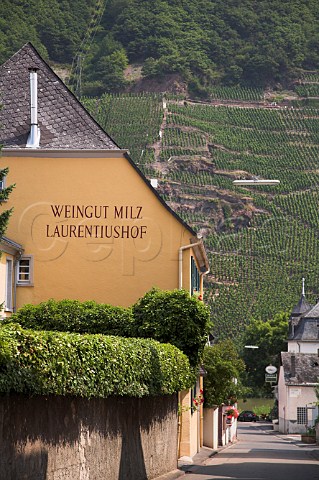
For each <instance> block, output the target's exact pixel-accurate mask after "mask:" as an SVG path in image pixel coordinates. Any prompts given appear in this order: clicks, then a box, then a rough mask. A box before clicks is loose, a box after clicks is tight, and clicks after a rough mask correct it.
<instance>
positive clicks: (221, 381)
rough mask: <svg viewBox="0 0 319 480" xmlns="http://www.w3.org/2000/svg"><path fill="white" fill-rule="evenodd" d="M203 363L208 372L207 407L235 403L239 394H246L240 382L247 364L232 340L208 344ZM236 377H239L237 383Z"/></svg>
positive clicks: (206, 382) (206, 379)
mask: <svg viewBox="0 0 319 480" xmlns="http://www.w3.org/2000/svg"><path fill="white" fill-rule="evenodd" d="M203 365H204V368H205V370H206V372H207V375H206V376H205V377H204V388H205V407H208V408H211V407H213V406H216V405H221V404H222V403H225V404H233V403H234V402H236V401H237V398H238V397H239V396H242V395H243V394H245V392H246V389H245V388H244V387H243V386H242V385H241V383H240V376H241V374H242V373H243V371H244V370H245V364H244V362H243V360H242V359H241V358H240V357H239V355H238V352H237V350H236V348H235V345H234V343H233V342H232V341H231V340H223V341H221V342H218V343H216V344H215V345H213V346H211V347H208V346H206V347H205V349H204V357H203ZM234 379H237V383H235V382H234Z"/></svg>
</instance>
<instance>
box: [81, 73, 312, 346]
mask: <svg viewBox="0 0 319 480" xmlns="http://www.w3.org/2000/svg"><path fill="white" fill-rule="evenodd" d="M311 80H312V81H314V80H315V77H311ZM314 91H315V89H314ZM219 94H220V95H221V96H223V97H224V98H222V99H221V100H223V101H224V100H225V97H227V96H228V97H231V100H232V101H231V103H230V104H229V105H228V106H226V105H225V104H218V102H215V100H214V103H213V104H198V103H192V102H189V101H185V100H181V99H178V98H169V99H167V98H166V99H163V98H162V97H161V96H159V95H147V94H145V95H138V96H137V95H136V96H134V95H120V96H105V97H102V98H101V99H99V100H89V99H84V103H85V104H86V106H87V107H88V108H89V110H90V111H91V113H92V114H93V115H94V116H95V117H96V119H97V120H98V121H99V122H100V123H101V124H102V126H103V127H104V128H105V130H106V131H107V132H108V133H109V134H110V135H111V136H112V137H113V138H114V140H115V141H116V142H117V143H118V144H119V145H120V146H121V147H123V148H129V150H130V152H131V156H132V158H133V160H134V161H135V162H136V163H137V164H138V165H139V167H140V168H141V169H142V170H143V171H144V173H145V175H146V176H147V177H149V178H154V177H156V178H158V180H159V189H160V193H161V194H162V196H163V197H164V198H165V200H166V201H167V202H168V203H169V204H170V205H171V206H172V207H173V208H174V210H175V211H177V212H178V213H179V214H180V216H181V217H182V218H184V219H185V220H186V221H187V222H188V223H189V224H190V225H192V226H193V227H194V228H195V229H196V230H197V231H200V232H201V233H202V234H203V236H204V238H205V245H206V248H207V250H208V254H209V257H210V265H211V273H210V274H209V275H208V276H207V281H206V298H205V300H206V301H207V302H209V304H210V305H211V311H212V317H213V321H214V324H215V331H216V334H217V335H218V336H219V337H226V336H227V337H234V338H238V336H239V334H240V332H241V331H242V330H243V328H244V326H245V325H246V324H247V323H248V322H249V321H250V319H251V318H252V317H261V318H264V319H266V318H269V317H271V316H272V315H274V314H275V313H277V312H279V311H283V310H290V309H291V308H292V306H293V305H294V304H295V303H297V301H298V299H299V297H300V293H301V278H302V277H303V276H304V277H305V278H306V292H307V299H308V300H309V301H312V302H314V301H315V299H316V298H317V295H318V292H319V275H318V272H317V270H318V265H319V237H318V234H319V208H318V207H319V205H318V201H319V188H318V185H319V109H316V108H307V107H303V108H293V107H292V106H291V105H292V104H289V103H288V104H287V102H286V103H285V104H284V105H283V106H282V107H280V106H278V105H274V104H273V105H270V104H269V105H264V103H263V95H262V94H260V92H259V91H255V90H253V91H251V92H249V91H248V90H245V91H238V92H237V95H236V92H235V93H234V91H233V90H231V91H227V90H226V91H221V92H219ZM216 95H217V91H216ZM233 100H236V101H238V103H236V104H235V103H234V101H233ZM245 102H247V103H245ZM252 102H255V104H253V103H252ZM258 102H259V103H258ZM254 176H260V177H262V178H272V179H279V180H280V181H281V183H280V185H279V186H278V187H270V186H263V187H262V186H258V187H257V186H255V187H247V188H243V187H241V188H239V187H234V185H233V183H232V180H233V179H235V178H252V177H254Z"/></svg>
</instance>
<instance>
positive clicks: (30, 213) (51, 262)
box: [0, 43, 209, 455]
mask: <svg viewBox="0 0 319 480" xmlns="http://www.w3.org/2000/svg"><path fill="white" fill-rule="evenodd" d="M0 99H1V100H0V101H1V105H2V109H1V111H0V124H1V128H0V142H1V144H2V145H3V148H2V158H1V161H2V165H3V167H8V168H9V173H8V176H7V178H6V179H5V182H6V184H7V185H11V184H15V188H14V190H13V192H12V193H11V194H10V197H9V199H8V201H7V202H6V204H5V205H3V207H5V208H6V209H7V208H11V207H13V214H12V216H11V217H10V221H9V225H8V229H7V232H6V235H7V236H8V238H3V239H2V247H1V249H2V252H3V256H2V263H1V273H2V277H1V281H2V287H1V288H0V294H1V296H2V297H1V299H0V301H2V302H4V313H3V315H8V314H10V312H11V311H15V310H16V309H18V308H20V307H22V306H23V305H25V304H38V303H40V302H42V301H45V300H48V299H50V298H53V299H56V300H61V299H66V298H67V299H75V300H80V301H85V300H95V301H97V302H101V303H108V304H111V305H119V306H129V305H132V304H133V303H134V302H136V301H137V300H138V299H139V298H140V297H142V296H143V295H144V294H145V293H146V292H147V291H149V290H150V289H151V288H152V287H158V288H161V289H165V290H173V289H186V290H187V291H188V292H189V294H190V295H193V294H194V292H196V293H197V294H198V295H202V296H203V278H204V276H205V275H206V274H207V273H208V270H209V265H208V259H207V255H206V252H205V248H204V244H203V240H202V238H201V237H200V236H197V234H196V232H195V231H194V230H193V228H191V227H190V226H189V225H188V224H186V223H185V222H184V221H183V220H182V219H181V218H180V217H179V216H178V215H177V214H176V213H175V212H174V211H173V210H172V209H171V208H170V207H169V206H168V205H167V204H166V203H165V201H164V200H163V199H162V198H161V197H160V195H159V194H158V192H157V191H156V189H155V188H153V186H152V185H151V183H150V181H149V180H148V179H147V178H146V177H145V176H144V175H143V173H142V172H141V171H140V170H139V168H138V167H137V166H136V165H135V163H134V162H133V160H132V159H131V158H130V156H129V152H128V151H127V150H126V149H122V148H120V147H119V146H118V145H117V144H116V142H115V141H114V140H113V139H112V138H111V137H110V136H109V135H108V134H107V133H106V132H105V131H104V130H103V129H102V128H101V126H100V125H98V123H97V122H96V121H95V120H94V119H93V118H92V117H91V115H90V114H89V113H88V112H87V111H86V110H85V108H84V107H83V106H82V105H81V103H80V102H79V101H78V99H77V98H76V97H75V96H74V95H73V94H72V92H71V91H69V90H68V88H67V87H66V86H65V84H64V83H63V82H62V81H61V79H60V78H59V77H58V76H57V75H56V74H55V73H54V72H53V70H52V69H51V68H50V66H49V65H48V64H47V63H46V62H45V61H44V60H43V59H42V58H41V56H40V55H39V53H38V52H37V51H36V49H35V48H34V47H33V46H32V45H31V44H30V43H28V44H26V45H25V46H24V47H22V48H21V49H20V50H19V51H18V52H17V53H16V54H15V55H13V56H12V57H11V58H10V59H9V60H7V61H6V62H5V63H4V64H3V65H2V66H1V67H0ZM8 239H12V240H8ZM181 402H182V403H183V404H185V405H188V404H189V405H190V404H191V395H190V392H184V393H183V398H181ZM190 406H191V405H190ZM183 415H184V416H185V419H184V420H185V421H184V431H183V433H184V436H183V438H182V439H181V449H180V455H194V454H195V453H196V452H197V450H198V448H199V446H200V444H201V442H202V440H201V438H200V431H201V430H202V427H201V425H200V421H201V420H200V418H199V414H196V415H193V414H192V413H191V410H190V409H189V410H188V411H187V410H186V409H185V412H184V414H183ZM197 417H198V418H197Z"/></svg>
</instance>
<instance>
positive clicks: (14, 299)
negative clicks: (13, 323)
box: [13, 251, 22, 313]
mask: <svg viewBox="0 0 319 480" xmlns="http://www.w3.org/2000/svg"><path fill="white" fill-rule="evenodd" d="M21 256H22V252H21V251H19V253H18V254H17V255H16V256H15V257H14V261H13V313H15V312H16V311H17V277H18V273H17V266H18V263H19V260H20V258H21Z"/></svg>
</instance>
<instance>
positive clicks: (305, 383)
mask: <svg viewBox="0 0 319 480" xmlns="http://www.w3.org/2000/svg"><path fill="white" fill-rule="evenodd" d="M318 354H319V303H317V304H316V305H314V306H312V305H310V304H309V303H308V302H307V301H306V299H305V292H304V281H303V289H302V295H301V298H300V300H299V302H298V304H297V305H296V306H295V308H294V309H293V311H292V313H291V316H290V319H289V334H288V352H282V353H281V367H280V370H279V380H278V417H279V431H280V432H281V433H304V432H305V431H306V429H307V427H311V426H313V425H314V423H315V419H316V418H317V416H318V407H317V406H316V403H317V402H318V399H317V396H316V391H315V387H316V386H317V385H318V377H319V356H318Z"/></svg>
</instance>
